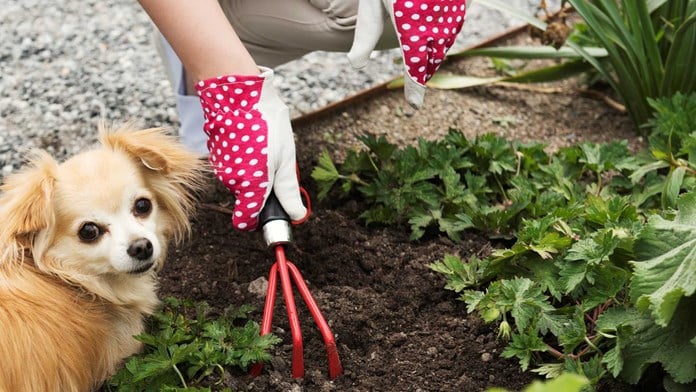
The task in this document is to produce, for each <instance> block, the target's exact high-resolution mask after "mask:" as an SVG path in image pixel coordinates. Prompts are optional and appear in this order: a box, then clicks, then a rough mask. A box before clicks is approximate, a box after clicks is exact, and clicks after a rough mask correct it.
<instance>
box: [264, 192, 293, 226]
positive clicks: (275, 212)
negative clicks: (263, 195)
mask: <svg viewBox="0 0 696 392" xmlns="http://www.w3.org/2000/svg"><path fill="white" fill-rule="evenodd" d="M279 219H281V220H285V221H288V222H290V216H289V215H288V214H287V213H286V212H285V210H284V209H283V206H281V205H280V201H278V198H277V197H276V195H275V193H273V191H271V194H270V195H268V199H267V200H266V205H264V206H263V209H262V210H261V214H259V223H260V224H261V225H260V226H263V225H265V224H266V223H268V222H270V221H273V220H279Z"/></svg>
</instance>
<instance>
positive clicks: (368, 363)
mask: <svg viewBox="0 0 696 392" xmlns="http://www.w3.org/2000/svg"><path fill="white" fill-rule="evenodd" d="M462 69H464V70H466V71H467V72H469V73H470V74H472V73H474V74H476V73H477V72H479V73H485V72H490V70H489V69H488V67H487V63H481V62H478V63H477V62H475V61H473V60H472V61H468V60H467V62H464V61H461V62H458V63H457V64H456V65H453V66H450V68H449V70H450V71H452V70H454V71H457V70H462ZM445 72H447V70H445ZM552 87H554V88H555V89H556V90H554V91H555V92H552V93H549V91H538V92H535V91H526V90H518V89H510V88H508V87H487V88H478V89H475V90H468V91H465V92H462V91H435V90H429V91H428V93H427V96H426V107H424V108H423V109H421V110H420V111H419V112H414V110H413V109H411V108H409V107H408V105H407V104H406V103H405V100H404V99H403V97H402V93H401V92H399V91H393V92H386V93H382V94H379V95H378V96H375V97H372V98H370V99H367V100H364V101H362V102H360V103H356V104H354V105H352V106H349V107H345V108H342V109H339V110H337V111H335V112H333V113H330V114H329V115H327V116H325V117H324V118H319V119H314V120H313V121H311V122H309V123H306V124H303V125H301V126H296V127H295V131H296V135H297V136H296V138H297V146H298V148H297V150H298V162H299V165H300V168H301V171H302V173H301V175H302V178H303V181H302V182H303V185H304V186H305V187H307V188H308V189H309V192H310V195H311V198H312V200H314V201H315V204H314V206H313V214H312V217H311V218H310V219H309V221H307V222H306V223H304V224H303V225H300V226H297V227H294V229H293V234H294V238H295V241H294V242H293V243H292V244H290V245H289V246H288V247H287V255H288V258H289V259H290V260H292V261H293V262H294V263H295V264H296V265H297V267H298V268H299V269H300V271H302V273H303V275H304V278H305V280H306V281H307V283H308V285H309V287H310V289H311V291H312V293H313V294H314V297H315V299H316V301H317V303H318V305H319V307H320V309H321V310H322V311H323V314H324V316H325V318H326V319H327V320H328V322H329V323H330V325H331V328H332V330H333V332H334V334H335V335H336V341H337V344H338V353H339V355H340V358H341V361H342V364H343V367H344V369H345V371H344V374H343V375H342V376H340V377H338V378H337V379H335V380H329V378H328V371H327V361H326V353H325V349H324V345H323V342H322V340H321V337H320V335H319V334H318V333H317V329H316V327H315V324H314V321H313V319H312V318H311V317H310V315H309V312H308V311H307V308H306V307H305V306H304V303H303V302H302V301H301V298H300V297H299V295H297V294H296V301H297V304H298V309H299V313H300V322H301V325H302V331H303V336H304V341H305V355H304V358H305V375H304V377H303V378H300V379H293V378H292V376H291V370H290V366H291V349H292V344H291V339H290V330H289V327H288V322H287V316H286V314H285V306H284V304H283V302H282V295H281V294H278V297H277V298H278V299H277V302H276V310H275V317H274V320H273V331H272V332H273V333H275V334H276V335H277V336H279V337H280V338H282V339H283V343H282V344H280V345H279V346H278V347H277V349H276V351H275V352H274V353H273V356H274V359H273V361H272V363H270V364H268V365H266V367H265V368H264V371H263V373H262V375H261V376H259V377H257V378H252V377H250V376H248V375H246V374H241V373H240V374H231V375H229V377H227V378H226V380H225V383H224V385H223V386H229V387H231V388H232V389H233V390H236V391H240V390H253V391H303V390H306V391H484V390H486V389H487V388H489V387H492V386H503V387H506V388H508V389H510V390H520V389H522V388H523V386H525V385H527V384H528V383H529V382H530V381H532V380H533V377H534V376H533V374H532V373H522V372H521V371H520V370H519V365H518V364H517V362H516V361H514V360H508V359H504V358H502V357H500V353H501V352H502V349H503V348H502V345H501V343H500V342H499V341H498V340H497V339H496V333H497V331H496V330H495V329H494V327H493V326H490V325H485V324H484V323H483V322H482V321H481V320H480V319H479V318H478V317H477V316H476V315H475V314H467V312H466V308H465V306H464V303H463V302H461V301H458V300H457V295H456V294H455V293H453V292H451V291H447V290H445V289H444V288H443V287H444V285H445V279H444V278H443V276H441V275H440V274H438V273H435V272H433V271H431V270H430V269H429V268H428V265H429V264H431V263H433V262H435V261H437V260H439V259H441V258H442V257H443V256H444V255H445V254H447V253H452V254H458V255H460V256H461V257H462V258H468V257H469V256H471V255H475V254H476V255H479V256H481V257H483V256H486V255H487V254H488V253H489V252H490V251H491V249H492V247H493V246H494V245H493V244H491V243H490V242H489V241H488V239H487V238H483V237H480V236H478V235H477V234H469V235H467V236H465V238H464V240H463V241H462V242H461V243H453V242H452V241H450V240H448V239H446V238H442V237H432V238H428V239H426V240H423V241H420V242H411V241H409V239H408V237H409V233H408V230H407V229H405V228H394V227H390V228H385V227H366V226H365V225H364V224H363V223H362V222H361V221H360V220H359V219H358V215H359V213H360V211H361V209H362V207H361V205H360V202H359V201H356V200H353V201H349V202H346V203H341V202H338V201H335V200H331V201H324V202H317V200H316V193H315V191H314V184H313V182H312V180H311V179H310V173H311V170H312V168H313V167H314V165H315V164H316V162H315V159H316V157H317V156H318V153H319V151H320V150H321V149H323V148H327V149H328V150H329V151H331V152H332V153H333V155H334V156H335V157H339V158H340V156H342V154H343V153H344V152H345V151H346V149H348V148H352V147H355V146H357V145H358V144H357V142H356V136H357V135H361V134H364V133H367V132H371V133H374V134H384V135H386V136H387V138H388V139H389V140H390V141H392V142H396V143H401V144H408V143H413V142H414V141H415V140H416V139H417V138H418V137H425V138H429V139H433V138H437V137H440V136H441V135H443V134H445V133H446V132H447V130H448V128H449V127H456V128H458V129H460V130H462V131H464V132H465V133H466V134H467V135H470V136H472V137H475V136H476V135H477V134H481V133H485V132H495V133H498V134H501V135H504V136H506V137H509V138H511V139H513V138H517V139H521V140H526V141H530V140H536V141H541V142H545V143H548V144H549V148H551V149H553V148H556V147H558V146H560V145H567V144H570V143H576V142H578V141H581V140H592V141H596V142H601V141H607V140H612V139H627V140H629V142H630V145H631V146H632V147H634V148H638V147H640V145H641V142H642V141H641V139H640V138H637V137H636V136H635V133H634V131H633V129H632V127H631V124H630V121H629V120H628V118H627V117H626V115H625V114H623V113H619V112H617V111H616V110H614V109H612V108H610V107H608V106H607V105H606V104H605V103H604V102H601V101H599V100H596V99H592V98H588V97H587V96H585V95H581V94H579V93H578V90H577V85H575V84H572V83H568V82H564V83H561V84H557V85H554V86H552ZM210 182H211V184H210V188H211V190H210V191H209V192H207V193H206V195H204V196H203V198H202V207H201V209H200V212H199V214H198V215H197V217H196V218H195V220H194V222H193V235H192V238H191V240H190V241H188V242H187V243H186V244H185V245H183V246H181V247H179V248H178V249H175V250H174V251H173V252H172V253H171V255H170V257H169V261H168V264H167V265H166V266H165V268H164V270H163V271H162V274H161V290H160V293H161V296H162V297H164V296H170V295H172V296H177V297H180V298H189V299H194V300H204V301H207V302H208V303H209V304H210V305H212V306H213V308H214V309H217V310H222V309H224V308H225V307H228V306H240V305H243V304H251V305H254V306H255V307H256V309H257V311H256V312H255V313H254V314H253V317H254V318H255V319H256V320H257V321H259V322H260V321H261V310H262V308H263V303H264V297H265V293H264V292H263V289H259V288H258V287H259V286H263V283H264V282H265V279H266V278H267V274H268V272H269V269H270V267H271V264H272V263H273V262H274V260H275V256H274V255H273V253H272V251H271V250H270V249H267V248H266V245H265V244H264V242H263V239H262V235H261V234H260V233H258V232H256V233H240V232H235V231H233V230H232V228H231V225H230V215H229V214H228V213H226V212H224V211H221V209H220V207H223V208H225V207H227V206H228V205H229V204H230V199H231V198H230V196H228V194H227V192H226V191H224V190H221V189H219V187H218V186H216V185H215V184H214V181H213V180H211V181H210ZM601 389H602V390H605V391H619V390H632V389H630V388H627V387H625V386H611V387H602V388H601Z"/></svg>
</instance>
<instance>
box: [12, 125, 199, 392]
mask: <svg viewBox="0 0 696 392" xmlns="http://www.w3.org/2000/svg"><path fill="white" fill-rule="evenodd" d="M100 140H101V143H102V146H101V147H100V148H98V149H95V150H91V151H87V152H85V153H82V154H79V155H76V156H74V157H72V158H71V159H68V160H67V161H65V162H64V163H62V164H58V163H57V162H56V161H54V160H53V159H52V158H51V157H50V156H48V154H46V153H45V152H40V153H36V155H35V157H34V159H33V160H32V162H31V164H30V165H29V166H28V167H27V168H25V169H24V170H22V171H20V172H18V173H16V174H14V175H11V176H10V177H8V178H7V180H6V183H5V184H4V185H3V186H2V188H0V190H1V191H2V193H1V194H0V358H1V359H2V364H1V365H0V391H3V392H5V391H7V392H21V391H61V392H65V391H89V390H94V389H96V388H98V387H99V385H100V384H101V383H102V382H103V381H104V380H105V379H106V378H108V377H109V376H110V375H112V374H113V373H114V371H115V370H116V369H117V368H118V366H119V365H120V364H121V362H122V361H123V359H124V358H125V357H127V356H129V355H131V354H133V353H135V352H137V351H138V350H139V349H140V343H139V342H138V341H136V340H135V339H134V338H133V336H134V335H137V334H139V333H141V332H142V330H143V321H142V319H143V316H144V315H148V314H150V313H152V311H153V310H154V308H155V307H156V306H157V305H158V299H157V295H156V291H155V290H156V278H155V271H157V270H158V269H159V268H160V267H161V266H162V263H163V262H164V259H165V256H166V251H167V245H168V244H169V243H170V242H171V241H178V240H180V239H182V238H183V237H185V236H186V235H187V234H188V232H189V231H190V227H189V214H190V213H191V212H192V210H193V207H194V204H195V196H194V192H195V190H196V189H197V188H198V186H199V184H200V179H201V178H202V173H201V170H202V163H201V160H199V159H198V158H197V157H196V156H195V155H193V154H191V153H189V152H187V151H186V150H185V149H184V148H183V147H181V146H180V145H179V144H178V143H177V142H176V141H175V140H174V138H172V137H171V136H167V135H166V134H165V133H163V132H162V131H161V130H158V129H148V130H138V131H135V130H129V129H120V130H116V131H109V130H106V129H104V127H102V129H101V130H100Z"/></svg>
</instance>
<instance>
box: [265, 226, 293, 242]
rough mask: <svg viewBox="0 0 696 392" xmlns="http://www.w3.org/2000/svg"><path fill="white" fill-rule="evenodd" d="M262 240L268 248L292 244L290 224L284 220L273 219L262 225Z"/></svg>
mask: <svg viewBox="0 0 696 392" xmlns="http://www.w3.org/2000/svg"><path fill="white" fill-rule="evenodd" d="M263 239H264V240H266V245H268V246H269V247H271V246H276V245H281V244H288V243H290V242H292V231H291V230H290V222H288V221H286V220H284V219H275V220H272V221H268V222H266V224H265V225H263Z"/></svg>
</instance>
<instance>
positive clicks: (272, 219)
mask: <svg viewBox="0 0 696 392" xmlns="http://www.w3.org/2000/svg"><path fill="white" fill-rule="evenodd" d="M259 223H260V225H261V226H262V227H263V236H264V239H265V240H266V244H267V245H268V246H269V247H272V248H273V249H274V251H275V256H276V262H275V263H274V264H273V265H272V266H271V271H270V273H269V275H268V289H267V291H266V303H265V305H264V309H263V321H262V322H261V335H262V336H263V335H266V334H268V333H270V332H271V323H272V320H273V309H274V307H275V295H276V288H277V285H278V276H280V285H281V289H282V291H283V297H284V298H285V308H286V310H287V313H288V318H289V322H290V332H291V334H292V376H293V377H294V378H301V377H303V375H304V357H303V345H302V330H301V329H300V321H299V319H298V317H297V308H296V307H295V298H294V297H293V291H292V282H294V283H295V286H297V290H298V291H299V293H300V295H301V296H302V299H303V300H304V302H305V304H306V305H307V307H308V308H309V312H310V313H311V314H312V317H313V318H314V321H315V322H316V324H317V327H318V328H319V331H320V332H321V335H322V338H323V339H324V344H325V345H326V354H327V357H328V362H329V377H330V378H331V379H334V378H336V377H338V376H339V375H340V374H341V373H342V372H343V368H342V366H341V361H340V360H339V358H338V351H337V349H336V341H335V339H334V335H333V333H332V332H331V329H330V328H329V324H328V323H327V322H326V320H325V319H324V316H323V315H322V314H321V311H320V310H319V307H318V306H317V303H316V302H315V301H314V298H313V297H312V293H310V291H309V288H308V287H307V284H306V283H305V281H304V279H303V278H302V275H301V274H300V270H299V269H298V268H297V267H296V266H295V265H294V264H293V263H292V262H290V261H289V260H287V259H286V258H285V245H286V244H289V243H290V242H291V241H292V238H291V237H292V236H291V232H290V218H289V217H288V215H287V214H286V213H285V211H284V210H283V207H281V205H280V203H279V202H278V199H276V197H275V195H273V193H271V195H270V196H269V198H268V201H267V202H266V206H265V207H264V209H263V210H262V211H261V215H260V216H259ZM262 368H263V364H260V363H259V364H256V365H254V367H253V368H252V370H251V375H252V376H258V375H259V374H261V370H262Z"/></svg>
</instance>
